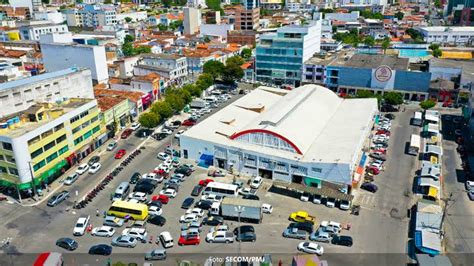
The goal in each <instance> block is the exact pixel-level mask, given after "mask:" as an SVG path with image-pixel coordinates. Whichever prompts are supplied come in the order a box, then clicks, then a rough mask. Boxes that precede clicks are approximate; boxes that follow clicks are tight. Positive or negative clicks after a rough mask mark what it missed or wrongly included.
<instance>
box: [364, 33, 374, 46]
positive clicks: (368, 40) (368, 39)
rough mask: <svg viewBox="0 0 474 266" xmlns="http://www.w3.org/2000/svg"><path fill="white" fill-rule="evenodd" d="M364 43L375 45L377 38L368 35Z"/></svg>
mask: <svg viewBox="0 0 474 266" xmlns="http://www.w3.org/2000/svg"><path fill="white" fill-rule="evenodd" d="M364 44H365V45H366V46H368V47H373V46H374V45H375V39H374V37H372V36H367V37H365V38H364Z"/></svg>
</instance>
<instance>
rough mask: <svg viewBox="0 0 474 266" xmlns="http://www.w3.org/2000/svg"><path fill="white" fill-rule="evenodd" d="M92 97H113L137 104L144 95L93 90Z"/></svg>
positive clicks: (119, 91)
mask: <svg viewBox="0 0 474 266" xmlns="http://www.w3.org/2000/svg"><path fill="white" fill-rule="evenodd" d="M94 95H95V97H96V98H97V99H99V98H102V97H115V98H122V100H123V99H125V98H126V99H129V100H130V101H132V102H138V101H139V100H141V99H142V96H144V95H145V94H144V93H143V92H139V91H122V90H111V89H99V88H95V89H94Z"/></svg>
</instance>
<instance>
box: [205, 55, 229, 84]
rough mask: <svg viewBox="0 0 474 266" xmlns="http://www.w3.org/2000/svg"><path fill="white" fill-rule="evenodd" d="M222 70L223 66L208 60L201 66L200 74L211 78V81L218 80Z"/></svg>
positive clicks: (218, 62)
mask: <svg viewBox="0 0 474 266" xmlns="http://www.w3.org/2000/svg"><path fill="white" fill-rule="evenodd" d="M223 70H224V64H222V63H221V62H220V61H216V60H210V61H207V62H206V63H204V65H203V66H202V72H203V73H207V74H209V75H211V76H212V79H213V80H216V79H217V78H219V77H220V76H221V74H222V71H223Z"/></svg>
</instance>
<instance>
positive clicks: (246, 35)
mask: <svg viewBox="0 0 474 266" xmlns="http://www.w3.org/2000/svg"><path fill="white" fill-rule="evenodd" d="M256 41H257V32H256V31H252V30H246V31H241V30H233V31H229V32H228V33H227V43H238V44H240V45H247V46H249V47H254V46H255V43H256Z"/></svg>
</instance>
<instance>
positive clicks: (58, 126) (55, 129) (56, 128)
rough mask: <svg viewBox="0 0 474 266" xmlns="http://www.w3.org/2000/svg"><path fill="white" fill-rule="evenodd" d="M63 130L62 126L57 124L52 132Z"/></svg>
mask: <svg viewBox="0 0 474 266" xmlns="http://www.w3.org/2000/svg"><path fill="white" fill-rule="evenodd" d="M63 128H64V124H62V123H61V124H59V125H57V126H55V127H54V132H56V131H58V130H61V129H63Z"/></svg>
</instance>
